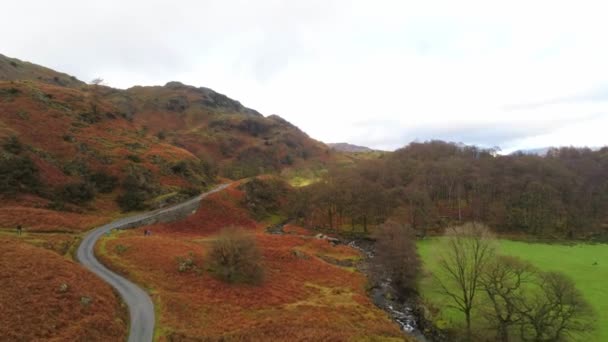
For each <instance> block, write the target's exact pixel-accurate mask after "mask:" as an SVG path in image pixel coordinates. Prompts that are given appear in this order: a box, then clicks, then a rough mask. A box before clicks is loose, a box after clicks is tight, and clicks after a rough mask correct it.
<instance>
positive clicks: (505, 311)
mask: <svg viewBox="0 0 608 342" xmlns="http://www.w3.org/2000/svg"><path fill="white" fill-rule="evenodd" d="M537 274H538V270H537V269H536V268H534V267H533V266H532V265H531V264H530V263H528V262H525V261H522V260H520V259H519V258H516V257H511V256H497V257H496V258H494V259H492V260H491V261H490V262H488V263H487V264H486V267H485V268H484V270H483V274H482V276H481V278H480V281H479V283H480V285H481V289H483V291H484V292H485V294H486V295H487V299H488V302H489V309H488V310H484V312H483V313H484V317H485V318H486V319H487V320H488V321H489V322H490V324H491V325H492V326H493V327H494V328H495V329H496V335H497V336H496V340H497V341H502V342H508V341H509V330H510V328H511V327H513V326H514V325H516V324H519V323H521V322H522V319H523V318H522V314H521V313H520V307H521V304H522V301H524V300H525V293H526V290H527V289H528V288H529V285H530V284H531V283H532V282H533V281H534V280H535V279H536V278H535V277H536V276H537Z"/></svg>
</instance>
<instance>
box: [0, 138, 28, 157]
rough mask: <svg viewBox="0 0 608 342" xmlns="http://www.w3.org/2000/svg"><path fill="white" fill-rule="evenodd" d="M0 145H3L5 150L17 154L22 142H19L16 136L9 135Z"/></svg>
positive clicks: (21, 149) (19, 151)
mask: <svg viewBox="0 0 608 342" xmlns="http://www.w3.org/2000/svg"><path fill="white" fill-rule="evenodd" d="M2 147H4V150H5V151H6V152H9V153H12V154H19V153H21V151H23V144H21V142H20V141H19V139H18V138H17V137H16V136H11V137H10V138H8V139H6V141H5V142H4V145H3V146H2Z"/></svg>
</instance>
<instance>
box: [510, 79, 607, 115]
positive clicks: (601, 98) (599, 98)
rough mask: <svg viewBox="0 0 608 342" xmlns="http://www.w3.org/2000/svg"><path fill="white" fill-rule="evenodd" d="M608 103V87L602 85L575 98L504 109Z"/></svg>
mask: <svg viewBox="0 0 608 342" xmlns="http://www.w3.org/2000/svg"><path fill="white" fill-rule="evenodd" d="M605 101H608V85H602V86H599V87H596V88H594V89H592V90H590V91H588V92H585V93H581V94H577V95H573V96H564V97H556V98H552V99H549V100H545V101H539V102H529V103H520V104H511V105H507V106H504V107H503V109H505V110H507V111H512V110H530V109H539V108H542V107H545V106H552V105H558V104H570V103H580V102H605Z"/></svg>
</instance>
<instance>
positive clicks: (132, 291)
mask: <svg viewBox="0 0 608 342" xmlns="http://www.w3.org/2000/svg"><path fill="white" fill-rule="evenodd" d="M229 185H230V184H223V185H220V186H218V187H217V188H215V189H213V190H211V191H209V192H206V193H204V194H201V195H199V196H197V197H195V198H192V199H190V200H188V201H186V202H183V203H180V204H177V205H174V206H172V207H168V208H162V209H158V210H155V211H151V212H147V213H142V214H138V215H134V216H130V217H125V218H122V219H120V220H116V221H114V222H111V223H108V224H106V225H104V226H101V227H98V228H95V229H94V230H92V231H91V232H90V233H89V234H87V235H86V236H85V237H84V239H83V240H82V242H81V243H80V246H79V247H78V251H77V254H76V257H77V258H78V261H79V262H80V263H81V264H82V265H83V266H84V267H86V268H88V269H89V270H91V271H92V272H93V273H95V274H97V275H98V276H99V277H101V278H102V279H103V280H104V281H105V282H107V283H108V284H110V285H111V286H112V287H114V288H115V289H116V290H117V291H118V293H119V294H120V296H121V297H122V299H123V300H124V301H125V303H126V304H127V306H128V307H129V319H130V331H129V342H149V341H152V339H153V337H154V304H153V303H152V299H150V296H148V294H147V293H146V292H145V291H144V290H142V289H141V288H140V287H139V286H137V285H135V284H133V283H132V282H130V281H129V280H127V279H125V278H123V277H121V276H119V275H118V274H116V273H114V272H112V271H110V270H109V269H108V268H106V267H105V266H103V265H102V264H101V263H100V262H99V261H98V260H97V259H96V258H95V243H96V242H97V240H98V239H99V238H100V237H101V236H102V235H104V234H105V233H106V232H109V231H110V230H112V229H126V228H133V227H137V226H140V225H141V224H139V223H143V224H145V222H149V220H151V219H153V218H154V217H157V216H160V215H163V214H167V213H170V212H172V211H176V210H180V209H184V208H185V207H188V206H190V205H193V204H195V203H198V202H200V201H201V200H202V199H203V198H205V197H207V196H209V195H210V194H212V193H215V192H218V191H221V190H224V189H225V188H227V187H228V186H229Z"/></svg>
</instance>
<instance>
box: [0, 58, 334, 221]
mask: <svg viewBox="0 0 608 342" xmlns="http://www.w3.org/2000/svg"><path fill="white" fill-rule="evenodd" d="M0 142H1V143H2V148H0V149H1V150H2V154H1V157H2V158H0V174H2V176H3V178H4V179H5V181H4V182H3V183H2V184H0V195H2V196H0V197H1V198H0V211H2V210H3V208H8V207H10V208H14V207H20V206H26V207H36V208H43V209H45V210H46V209H49V210H57V209H60V210H69V211H74V212H83V211H87V210H88V209H91V210H93V211H99V210H100V208H103V209H107V211H108V212H115V211H117V210H118V207H117V205H116V203H114V202H117V203H118V205H119V206H120V209H122V210H138V209H143V208H145V207H150V206H162V205H164V204H166V203H168V202H172V201H177V200H179V198H183V197H186V196H190V195H192V194H193V193H194V192H193V191H195V190H196V191H199V190H201V189H203V188H206V187H208V186H209V185H211V184H212V183H214V182H216V177H217V175H218V173H219V174H220V175H221V176H224V177H227V178H232V179H238V178H243V177H249V176H253V175H257V174H262V173H274V172H279V171H281V170H283V169H286V168H292V167H300V166H306V165H317V164H319V163H320V164H323V163H325V162H327V161H328V160H330V159H331V158H332V155H331V153H330V152H329V150H328V148H327V146H325V145H324V144H322V143H320V142H318V141H315V140H313V139H311V138H310V137H308V136H307V135H306V134H305V133H303V132H302V131H301V130H299V129H298V128H297V127H295V126H294V125H292V124H290V123H289V122H287V121H285V120H284V119H282V118H280V117H279V116H276V115H271V116H268V117H264V116H263V115H261V114H260V113H258V112H257V111H255V110H253V109H249V108H247V107H245V106H243V105H242V104H240V103H239V102H238V101H236V100H233V99H230V98H229V97H227V96H225V95H223V94H220V93H217V92H215V91H213V90H211V89H208V88H197V87H193V86H188V85H184V84H182V83H179V82H170V83H168V84H166V85H165V86H152V87H141V86H137V87H133V88H130V89H127V90H121V89H114V88H110V87H106V86H103V85H87V84H85V83H84V82H81V81H79V80H77V79H76V78H75V77H72V76H69V75H67V74H64V73H60V72H56V71H53V70H51V69H48V68H45V67H42V66H38V65H35V64H32V63H29V62H23V61H20V60H17V59H12V58H8V57H5V56H2V55H0ZM105 194H108V195H105ZM100 198H102V199H103V200H100ZM100 201H101V202H103V203H101V202H100ZM92 203H94V205H93V204H92ZM87 206H88V209H87ZM91 210H88V211H91ZM7 223H9V222H7ZM12 223H13V222H10V224H12Z"/></svg>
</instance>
